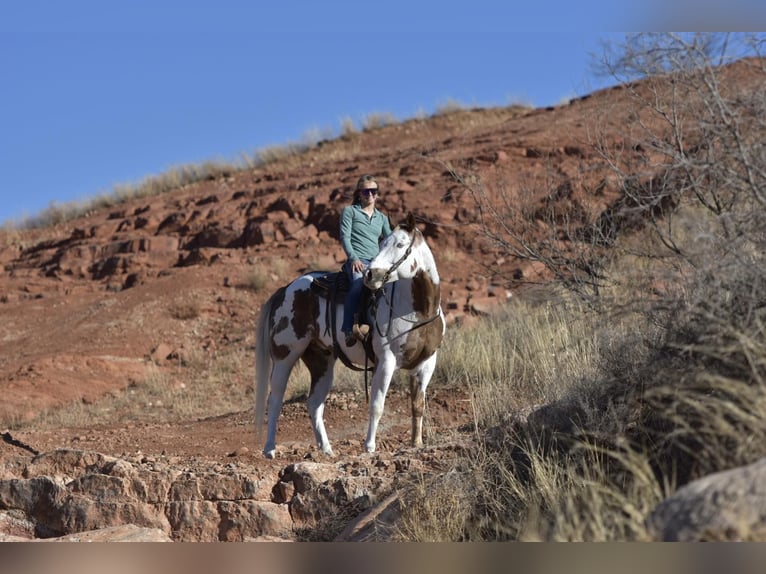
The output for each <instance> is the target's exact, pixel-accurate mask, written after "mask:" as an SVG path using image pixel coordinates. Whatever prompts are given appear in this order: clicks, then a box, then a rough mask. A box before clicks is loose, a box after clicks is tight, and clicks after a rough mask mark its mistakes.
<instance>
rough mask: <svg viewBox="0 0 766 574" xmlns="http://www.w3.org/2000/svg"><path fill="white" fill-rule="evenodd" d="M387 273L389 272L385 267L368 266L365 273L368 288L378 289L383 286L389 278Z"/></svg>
mask: <svg viewBox="0 0 766 574" xmlns="http://www.w3.org/2000/svg"><path fill="white" fill-rule="evenodd" d="M387 275H388V273H387V271H386V270H385V269H371V268H368V269H367V271H366V272H365V274H364V284H365V286H366V287H367V288H368V289H370V290H372V291H377V290H378V289H380V288H381V287H383V284H384V283H385V282H386V280H387V279H388V277H387Z"/></svg>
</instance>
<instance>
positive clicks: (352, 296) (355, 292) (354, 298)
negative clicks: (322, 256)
mask: <svg viewBox="0 0 766 574" xmlns="http://www.w3.org/2000/svg"><path fill="white" fill-rule="evenodd" d="M361 261H362V263H364V268H365V269H367V267H368V266H369V265H370V260H369V259H362V260H361ZM343 270H344V271H345V272H346V275H348V282H349V288H348V293H347V294H346V298H345V300H344V301H343V327H342V329H341V330H342V331H343V332H344V333H348V332H349V331H350V330H351V328H352V327H353V326H354V313H356V312H357V307H359V300H360V299H361V298H362V289H363V288H364V282H363V281H362V277H363V275H364V273H363V272H362V273H355V272H354V271H352V270H351V261H346V262H345V263H344V264H343Z"/></svg>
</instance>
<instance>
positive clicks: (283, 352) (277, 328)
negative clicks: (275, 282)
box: [269, 287, 290, 360]
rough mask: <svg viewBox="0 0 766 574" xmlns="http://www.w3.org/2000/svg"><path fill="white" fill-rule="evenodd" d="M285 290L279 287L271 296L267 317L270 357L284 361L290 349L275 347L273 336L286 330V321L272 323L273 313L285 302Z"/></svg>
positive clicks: (283, 319)
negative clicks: (269, 335)
mask: <svg viewBox="0 0 766 574" xmlns="http://www.w3.org/2000/svg"><path fill="white" fill-rule="evenodd" d="M286 292H287V289H285V288H284V287H280V288H279V289H277V291H275V292H274V295H272V296H271V300H270V301H271V315H269V333H271V356H272V357H274V358H275V359H277V360H280V359H284V358H285V357H287V355H289V354H290V347H288V346H286V345H275V344H274V335H275V334H277V333H280V332H281V331H284V330H285V329H287V326H288V319H287V317H282V318H281V319H280V320H279V321H278V322H277V323H275V322H274V311H276V310H277V309H279V308H280V307H281V306H282V305H283V304H284V302H285V293H286Z"/></svg>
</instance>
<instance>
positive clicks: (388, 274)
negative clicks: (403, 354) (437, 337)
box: [372, 231, 441, 337]
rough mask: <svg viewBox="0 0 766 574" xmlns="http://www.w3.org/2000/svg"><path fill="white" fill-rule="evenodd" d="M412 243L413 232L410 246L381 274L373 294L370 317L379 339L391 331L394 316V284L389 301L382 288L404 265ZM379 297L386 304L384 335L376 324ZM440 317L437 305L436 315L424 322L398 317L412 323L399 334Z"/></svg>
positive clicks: (418, 327) (413, 241) (413, 239)
mask: <svg viewBox="0 0 766 574" xmlns="http://www.w3.org/2000/svg"><path fill="white" fill-rule="evenodd" d="M414 243H415V232H414V231H413V232H412V237H411V238H410V244H409V245H408V246H407V249H405V250H404V253H403V254H402V256H401V257H399V259H397V260H396V261H394V263H393V264H392V265H391V267H389V268H388V269H387V270H386V272H385V273H384V274H383V280H382V281H381V284H380V287H378V288H377V289H376V290H375V291H374V292H373V294H374V295H375V296H374V297H373V302H372V308H373V309H372V315H373V317H375V329H376V330H377V331H378V335H380V336H381V337H383V336H384V335H385V336H386V337H387V336H388V335H389V334H390V331H391V319H392V318H393V315H394V304H393V294H394V291H395V290H396V282H394V283H393V285H392V286H391V299H389V298H388V296H387V295H386V291H385V289H384V287H385V286H386V283H388V280H389V279H390V278H391V274H392V273H393V272H394V271H396V270H397V269H398V268H399V267H400V266H401V264H402V263H404V262H405V261H406V260H407V258H408V257H409V256H410V255H411V254H412V245H413V244H414ZM380 297H383V299H385V301H386V303H387V304H388V329H386V333H385V334H384V333H383V332H382V331H381V330H380V325H379V324H378V319H377V317H378V299H379V298H380ZM440 315H441V306H440V305H437V306H436V313H435V314H434V315H433V316H432V317H429V318H428V319H425V320H424V321H413V320H410V319H406V318H404V317H400V319H401V320H402V321H407V322H408V323H412V325H413V327H412V328H411V329H409V330H407V331H405V332H404V333H401V334H402V335H406V334H407V333H410V332H412V331H414V330H415V329H420V328H421V327H424V326H426V325H428V324H429V323H432V322H433V321H435V320H436V319H438V318H439V316H440Z"/></svg>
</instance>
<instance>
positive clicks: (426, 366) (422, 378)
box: [410, 353, 436, 446]
mask: <svg viewBox="0 0 766 574" xmlns="http://www.w3.org/2000/svg"><path fill="white" fill-rule="evenodd" d="M435 369H436V353H434V354H433V355H431V356H430V357H429V358H428V359H426V360H425V361H424V362H423V363H421V364H420V366H419V367H418V368H417V370H416V371H415V372H414V373H412V374H411V376H410V401H411V403H412V446H423V412H424V411H425V407H426V387H428V383H429V382H430V380H431V377H432V376H433V374H434V370H435Z"/></svg>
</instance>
